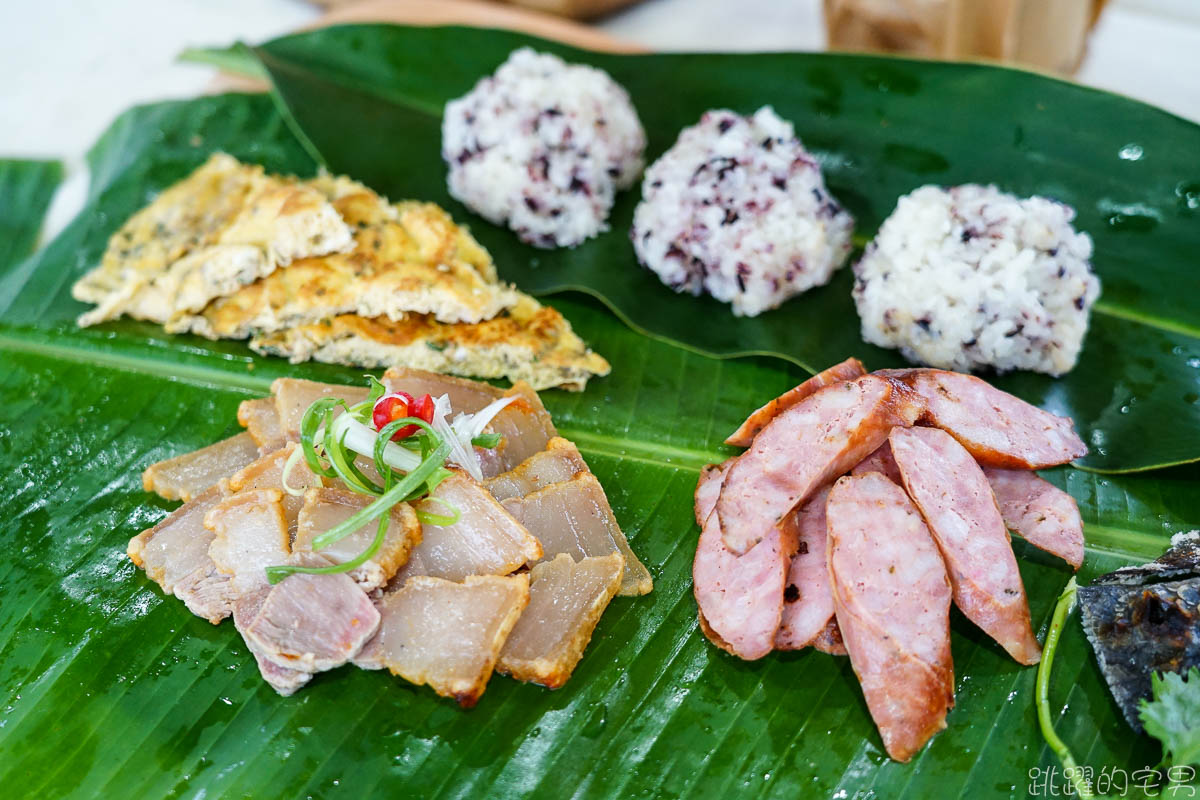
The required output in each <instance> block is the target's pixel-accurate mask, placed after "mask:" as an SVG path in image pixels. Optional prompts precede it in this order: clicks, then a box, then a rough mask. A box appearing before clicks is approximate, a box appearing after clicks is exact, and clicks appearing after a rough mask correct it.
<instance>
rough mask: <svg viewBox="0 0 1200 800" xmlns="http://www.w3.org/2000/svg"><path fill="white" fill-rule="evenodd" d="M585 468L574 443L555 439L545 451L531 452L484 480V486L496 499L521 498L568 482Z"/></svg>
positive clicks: (547, 445) (559, 437) (586, 469)
mask: <svg viewBox="0 0 1200 800" xmlns="http://www.w3.org/2000/svg"><path fill="white" fill-rule="evenodd" d="M587 471H588V466H587V464H586V463H585V462H584V460H583V456H581V455H580V454H579V448H577V447H576V446H575V445H574V443H572V442H569V441H567V440H566V439H563V438H562V437H561V436H555V437H554V438H553V439H551V440H550V441H549V442H548V443H547V444H546V449H545V450H542V451H541V452H540V453H534V454H533V455H531V456H530V457H529V458H527V459H525V460H524V461H522V462H521V463H520V464H518V465H517V466H515V467H513V468H512V469H510V470H509V471H508V472H504V473H501V474H499V475H497V476H496V477H494V478H489V479H488V480H486V481H484V484H483V485H484V486H486V487H487V490H488V491H489V492H491V493H492V495H493V496H494V497H495V498H496V499H497V500H507V499H509V498H510V497H524V496H525V495H527V494H529V493H530V492H536V491H537V490H538V489H544V488H546V487H547V486H549V485H550V484H552V483H559V482H561V481H569V480H571V478H574V477H575V476H576V475H578V474H579V473H581V472H587Z"/></svg>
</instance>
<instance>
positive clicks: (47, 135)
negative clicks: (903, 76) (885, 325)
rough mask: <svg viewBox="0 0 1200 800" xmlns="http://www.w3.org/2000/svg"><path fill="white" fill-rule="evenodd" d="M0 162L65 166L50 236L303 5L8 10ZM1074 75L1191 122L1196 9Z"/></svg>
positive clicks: (778, 40) (767, 45)
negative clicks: (116, 149) (214, 48)
mask: <svg viewBox="0 0 1200 800" xmlns="http://www.w3.org/2000/svg"><path fill="white" fill-rule="evenodd" d="M6 5H7V6H8V7H7V8H6V9H5V10H4V11H3V12H2V15H0V75H3V76H5V80H4V90H3V95H2V96H0V157H2V156H35V157H53V158H61V159H63V160H64V161H65V162H66V164H67V168H68V175H69V176H70V178H69V180H68V183H67V185H66V186H65V187H64V189H63V191H61V192H60V194H59V197H58V198H57V200H56V202H55V206H54V208H53V209H52V213H51V219H50V220H49V223H48V226H47V227H48V230H47V233H52V232H53V231H54V230H56V229H58V228H59V227H61V225H63V224H65V222H66V221H67V220H69V218H70V217H71V216H72V215H73V214H74V212H75V210H76V209H77V208H78V205H79V203H80V202H82V197H83V189H84V185H85V182H86V177H85V175H84V174H83V173H84V169H83V161H82V158H83V154H84V153H85V152H86V150H87V148H88V147H89V146H90V145H91V144H92V142H94V141H95V139H96V138H97V136H98V135H99V134H100V133H101V132H102V131H103V130H104V128H105V127H106V126H107V125H108V124H109V123H110V122H111V121H112V119H113V118H114V117H115V116H116V115H117V114H118V113H120V112H121V111H122V110H124V109H125V108H128V107H129V106H131V105H133V104H135V103H142V102H148V101H153V100H161V99H167V98H177V97H187V96H191V95H195V94H198V93H200V92H202V91H203V90H204V87H205V86H206V85H207V84H208V82H209V81H210V80H211V78H212V70H211V69H209V68H206V67H202V66H196V65H188V64H179V63H176V62H175V57H176V56H177V55H178V54H179V52H180V51H181V50H183V49H184V48H185V47H188V46H202V45H221V44H226V43H228V42H231V41H233V40H235V39H242V40H245V41H251V42H255V41H261V40H264V39H267V38H270V37H272V36H276V35H279V34H282V33H286V32H288V31H290V30H293V29H295V28H297V27H299V26H300V25H303V24H304V23H305V22H307V21H309V20H311V19H312V18H314V17H315V16H316V15H317V13H318V12H317V10H316V9H315V7H313V6H311V5H309V4H307V3H304V2H300V0H167V1H166V2H164V0H104V1H103V2H100V0H37V1H36V2H20V3H18V2H17V0H6ZM600 27H602V28H604V29H606V30H608V31H610V32H611V33H613V34H614V35H616V36H620V37H623V38H626V39H630V40H633V41H637V42H641V43H643V44H645V45H647V46H649V47H651V48H655V49H668V50H767V49H770V50H820V49H823V48H824V44H825V41H824V39H825V36H824V28H823V25H822V22H821V16H820V1H819V0H647V2H644V3H641V4H639V5H636V6H634V7H632V8H630V9H628V10H626V11H624V12H622V13H619V14H617V15H615V16H613V17H610V18H608V19H607V20H604V21H603V22H601V23H600ZM1076 78H1077V79H1078V80H1079V81H1081V82H1082V83H1085V84H1089V85H1092V86H1097V87H1100V88H1104V89H1108V90H1111V91H1116V92H1120V93H1123V94H1127V95H1129V96H1132V97H1136V98H1138V99H1140V100H1144V101H1146V102H1149V103H1153V104H1155V105H1158V106H1161V107H1163V108H1165V109H1167V110H1169V111H1172V112H1174V113H1176V114H1179V115H1180V116H1183V117H1187V118H1189V119H1193V120H1196V121H1198V122H1200V2H1196V0H1115V1H1114V2H1113V3H1112V4H1111V5H1110V7H1109V9H1108V10H1107V11H1106V13H1105V15H1104V17H1103V18H1102V20H1101V22H1100V25H1099V26H1098V27H1097V29H1096V31H1095V32H1094V33H1093V36H1092V39H1091V43H1090V47H1089V51H1088V55H1087V57H1086V59H1085V61H1084V63H1083V65H1082V67H1081V69H1080V71H1079V74H1078V75H1077V76H1076Z"/></svg>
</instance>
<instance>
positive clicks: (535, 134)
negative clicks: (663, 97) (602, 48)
mask: <svg viewBox="0 0 1200 800" xmlns="http://www.w3.org/2000/svg"><path fill="white" fill-rule="evenodd" d="M645 149H646V133H645V131H644V130H643V129H642V123H641V122H640V121H639V120H638V116H637V111H635V110H634V107H633V103H632V102H631V101H630V99H629V94H628V92H626V91H625V89H623V88H622V87H621V86H620V85H618V84H617V83H616V82H615V81H614V80H613V79H612V78H611V77H609V75H608V73H606V72H603V71H601V70H598V69H595V68H593V67H588V66H582V65H578V64H571V65H568V64H567V63H565V62H564V61H563V60H562V59H561V58H559V57H558V56H554V55H549V54H546V53H538V52H535V51H534V50H531V49H530V48H528V47H523V48H521V49H519V50H515V51H513V53H512V54H511V55H510V56H509V57H508V60H507V61H505V62H504V63H503V64H502V65H501V66H500V68H499V69H498V70H496V73H495V74H494V75H491V76H489V77H486V78H483V79H482V80H480V81H479V83H477V84H476V85H475V88H474V89H472V90H471V91H470V92H469V93H468V94H466V95H464V96H463V97H460V98H458V99H457V100H451V101H450V102H449V103H447V104H446V109H445V113H444V114H443V116H442V158H443V159H445V161H446V163H447V164H448V165H449V167H450V174H449V176H448V178H447V182H448V184H449V188H450V194H451V195H453V196H454V197H455V198H457V199H458V200H460V201H461V202H462V203H463V204H465V205H466V206H468V207H469V208H470V209H471V210H473V211H475V212H476V213H477V214H480V215H481V216H483V217H485V218H487V219H488V220H490V221H492V222H494V223H496V224H498V225H507V226H508V227H510V228H512V229H513V230H514V231H516V233H517V235H518V236H519V237H520V238H521V239H522V240H523V241H526V242H528V243H530V244H532V245H536V246H538V247H556V246H558V247H568V246H571V245H576V244H579V243H580V242H582V241H584V240H585V239H587V238H589V237H592V236H595V235H596V234H597V233H600V232H601V231H603V230H605V229H606V227H607V226H606V224H605V220H606V219H607V218H608V212H609V211H610V210H611V209H612V204H613V198H614V197H615V195H616V193H617V191H618V190H620V189H628V188H629V187H630V186H632V185H633V183H634V181H636V180H637V176H638V174H639V173H640V172H641V170H642V164H643V162H642V155H643V152H644V151H645Z"/></svg>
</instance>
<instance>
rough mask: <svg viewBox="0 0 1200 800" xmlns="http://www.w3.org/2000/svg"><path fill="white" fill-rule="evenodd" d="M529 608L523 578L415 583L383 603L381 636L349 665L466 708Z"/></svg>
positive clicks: (480, 690)
mask: <svg viewBox="0 0 1200 800" xmlns="http://www.w3.org/2000/svg"><path fill="white" fill-rule="evenodd" d="M528 603H529V577H528V576H527V575H509V576H507V577H500V576H496V575H483V576H480V575H472V576H470V577H468V578H467V579H466V581H464V582H463V583H454V582H452V581H447V580H442V579H441V578H429V577H414V578H412V579H411V580H409V581H408V583H406V584H405V585H404V588H403V589H401V590H400V591H398V592H392V593H389V594H385V595H384V596H383V597H382V598H380V600H379V610H380V613H381V614H382V620H381V622H380V625H379V633H378V635H377V636H376V637H375V638H374V639H373V640H371V642H370V643H368V644H367V646H366V647H365V648H363V652H361V653H360V654H359V656H358V658H356V659H355V662H354V663H356V664H359V665H360V666H364V667H366V668H368V669H372V668H374V669H378V668H383V667H387V669H389V670H390V671H391V673H392V674H393V675H399V676H400V677H402V678H404V679H405V680H407V681H410V682H412V683H415V684H418V685H420V684H428V685H429V687H430V688H432V689H433V690H434V691H435V692H437V693H438V694H440V695H441V696H442V697H453V698H454V699H455V700H457V701H458V704H459V705H461V706H463V707H466V708H469V707H471V706H473V705H475V703H476V702H478V701H479V698H480V696H482V695H483V691H484V689H486V688H487V683H488V680H489V679H490V678H491V676H492V670H493V669H494V668H495V666H496V660H497V659H498V658H499V656H500V649H501V648H502V647H503V646H504V642H505V640H506V639H507V638H508V635H509V632H510V631H512V629H513V626H514V625H515V624H516V623H517V618H518V617H520V616H521V612H522V611H524V610H525V606H526V605H527V604H528Z"/></svg>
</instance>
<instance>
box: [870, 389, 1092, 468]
mask: <svg viewBox="0 0 1200 800" xmlns="http://www.w3.org/2000/svg"><path fill="white" fill-rule="evenodd" d="M892 374H895V375H896V376H898V379H899V380H903V381H904V382H905V383H907V384H908V385H909V386H911V387H912V388H913V389H914V390H915V391H916V392H918V393H919V394H920V395H921V396H922V397H923V398H925V403H926V405H927V406H928V409H927V411H926V413H925V417H924V418H923V420H922V421H923V422H928V423H929V424H931V425H934V426H935V427H938V428H941V429H942V430H944V431H946V432H948V433H949V434H950V435H951V436H953V437H954V438H955V439H957V440H958V441H959V443H960V444H961V445H962V446H963V447H965V448H967V450H968V451H969V452H970V453H971V455H973V456H975V460H976V461H978V462H979V463H980V464H983V465H986V466H989V467H1003V468H1006V469H1041V468H1043V467H1052V466H1055V465H1057V464H1066V463H1067V462H1069V461H1072V460H1074V459H1076V458H1080V457H1082V456H1085V455H1087V451H1088V450H1087V446H1086V445H1085V444H1084V443H1083V440H1081V439H1080V438H1079V436H1078V435H1077V434H1076V433H1075V423H1074V422H1072V421H1071V420H1070V419H1067V418H1066V417H1059V416H1056V415H1054V414H1051V413H1050V412H1049V411H1043V410H1042V409H1040V408H1037V407H1036V406H1032V405H1030V404H1029V403H1026V402H1025V401H1024V400H1021V399H1020V398H1017V397H1013V396H1012V395H1011V394H1009V393H1008V392H1002V391H1000V390H999V389H997V388H996V387H994V386H992V385H991V384H990V383H988V382H987V381H985V380H982V379H980V378H976V377H975V376H973V375H964V374H962V373H960V372H947V371H945V370H938V369H912V370H896V371H894V373H892Z"/></svg>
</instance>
